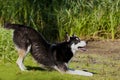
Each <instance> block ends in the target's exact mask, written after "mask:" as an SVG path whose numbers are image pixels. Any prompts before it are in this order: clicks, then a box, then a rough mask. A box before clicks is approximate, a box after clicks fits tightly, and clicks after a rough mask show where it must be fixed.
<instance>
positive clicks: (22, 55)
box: [16, 46, 31, 71]
mask: <svg viewBox="0 0 120 80" xmlns="http://www.w3.org/2000/svg"><path fill="white" fill-rule="evenodd" d="M30 47H31V46H29V47H28V49H27V50H24V49H20V48H17V51H18V55H19V57H18V59H17V61H16V63H17V64H18V66H19V68H20V69H21V71H24V70H26V67H25V66H24V64H23V61H24V58H25V56H26V55H27V53H28V52H29V50H30Z"/></svg>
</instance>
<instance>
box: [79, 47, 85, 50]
mask: <svg viewBox="0 0 120 80" xmlns="http://www.w3.org/2000/svg"><path fill="white" fill-rule="evenodd" d="M78 49H79V50H80V51H86V50H87V49H86V48H85V47H78Z"/></svg>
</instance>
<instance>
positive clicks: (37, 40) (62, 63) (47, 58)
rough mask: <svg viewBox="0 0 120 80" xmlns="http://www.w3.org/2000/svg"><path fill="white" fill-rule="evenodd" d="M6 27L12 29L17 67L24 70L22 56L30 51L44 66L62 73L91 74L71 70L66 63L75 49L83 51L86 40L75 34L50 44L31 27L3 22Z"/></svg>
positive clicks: (89, 74) (90, 74)
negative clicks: (16, 53) (16, 54)
mask: <svg viewBox="0 0 120 80" xmlns="http://www.w3.org/2000/svg"><path fill="white" fill-rule="evenodd" d="M4 27H5V28H7V29H13V30H14V33H13V42H14V44H15V46H16V49H17V51H18V54H19V57H18V59H17V61H16V63H17V64H18V66H19V68H20V69H21V70H22V71H24V70H26V67H25V66H24V64H23V61H24V58H25V57H26V55H27V54H28V52H30V53H31V55H32V56H33V58H34V59H35V60H36V61H37V62H38V63H40V64H41V65H43V66H45V67H49V68H52V69H55V70H57V71H59V72H62V73H68V74H75V75H83V76H92V75H93V74H92V73H90V72H86V71H82V70H73V69H69V68H68V63H69V62H70V60H71V58H72V57H73V56H74V55H75V53H76V51H79V50H82V51H85V50H86V49H85V46H86V42H85V41H81V40H80V39H79V38H78V37H77V36H74V35H73V36H71V37H69V36H68V34H66V40H65V41H63V42H61V43H55V44H51V43H49V42H47V41H46V40H45V39H44V37H43V36H42V35H41V34H40V33H38V32H37V31H36V30H34V29H33V28H31V27H27V26H24V25H20V24H11V23H5V25H4Z"/></svg>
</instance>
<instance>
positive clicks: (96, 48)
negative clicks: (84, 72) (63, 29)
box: [85, 40, 120, 54]
mask: <svg viewBox="0 0 120 80" xmlns="http://www.w3.org/2000/svg"><path fill="white" fill-rule="evenodd" d="M86 48H87V49H88V51H86V52H85V53H97V54H102V53H103V54H111V53H119V54H120V40H115V41H110V40H109V41H90V42H88V44H87V47H86Z"/></svg>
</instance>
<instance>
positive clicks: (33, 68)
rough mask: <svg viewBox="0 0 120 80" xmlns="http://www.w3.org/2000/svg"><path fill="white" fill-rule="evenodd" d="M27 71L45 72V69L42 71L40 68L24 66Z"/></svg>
mask: <svg viewBox="0 0 120 80" xmlns="http://www.w3.org/2000/svg"><path fill="white" fill-rule="evenodd" d="M26 67H27V70H35V71H38V70H39V71H46V69H43V68H41V67H35V66H26Z"/></svg>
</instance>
